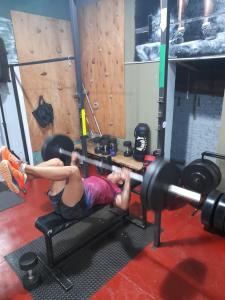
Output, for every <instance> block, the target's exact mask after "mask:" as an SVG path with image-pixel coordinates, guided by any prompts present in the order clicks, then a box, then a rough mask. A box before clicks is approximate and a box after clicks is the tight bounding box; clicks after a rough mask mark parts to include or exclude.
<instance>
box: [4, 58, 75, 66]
mask: <svg viewBox="0 0 225 300" xmlns="http://www.w3.org/2000/svg"><path fill="white" fill-rule="evenodd" d="M74 59H75V57H74V56H67V57H56V58H50V59H42V60H34V61H27V62H24V63H16V64H9V67H11V66H13V67H23V66H31V65H39V64H48V63H52V62H58V61H65V60H74Z"/></svg>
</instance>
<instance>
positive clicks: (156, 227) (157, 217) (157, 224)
mask: <svg viewBox="0 0 225 300" xmlns="http://www.w3.org/2000/svg"><path fill="white" fill-rule="evenodd" d="M161 216H162V212H161V211H156V212H155V220H154V242H153V247H156V248H157V247H159V246H160V234H161Z"/></svg>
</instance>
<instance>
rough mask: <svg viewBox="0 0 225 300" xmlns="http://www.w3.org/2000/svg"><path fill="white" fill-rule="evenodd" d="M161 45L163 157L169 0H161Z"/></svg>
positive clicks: (160, 140)
mask: <svg viewBox="0 0 225 300" xmlns="http://www.w3.org/2000/svg"><path fill="white" fill-rule="evenodd" d="M160 2H161V23H160V28H161V45H160V66H159V101H158V103H159V111H158V141H157V151H158V155H159V156H161V157H164V145H165V127H166V100H167V77H168V52H169V51H168V50H169V28H170V12H169V8H168V3H169V0H161V1H160Z"/></svg>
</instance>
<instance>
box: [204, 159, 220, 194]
mask: <svg viewBox="0 0 225 300" xmlns="http://www.w3.org/2000/svg"><path fill="white" fill-rule="evenodd" d="M204 161H205V159H204ZM207 163H208V165H210V166H211V167H212V168H213V170H214V171H215V175H216V176H215V184H214V189H215V188H217V187H218V185H219V184H220V182H221V179H222V174H221V171H220V168H219V167H218V166H217V164H215V163H214V162H213V161H211V160H207Z"/></svg>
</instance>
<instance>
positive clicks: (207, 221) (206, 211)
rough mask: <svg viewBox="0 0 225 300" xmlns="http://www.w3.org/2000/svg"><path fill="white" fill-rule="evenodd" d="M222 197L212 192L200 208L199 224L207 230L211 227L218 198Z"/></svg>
mask: <svg viewBox="0 0 225 300" xmlns="http://www.w3.org/2000/svg"><path fill="white" fill-rule="evenodd" d="M222 195H223V193H222V192H220V191H218V190H214V191H212V192H211V193H210V194H209V195H208V196H207V198H206V199H205V201H204V203H203V206H202V213H201V222H202V224H203V225H205V226H206V227H207V228H210V227H212V226H213V215H214V212H215V209H216V206H217V203H218V201H219V199H220V197H221V196H222Z"/></svg>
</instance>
